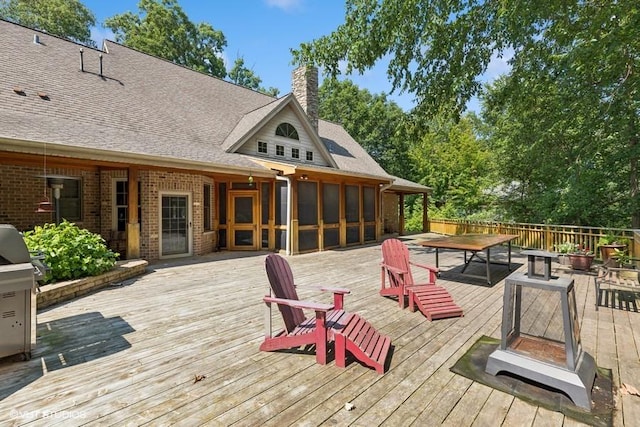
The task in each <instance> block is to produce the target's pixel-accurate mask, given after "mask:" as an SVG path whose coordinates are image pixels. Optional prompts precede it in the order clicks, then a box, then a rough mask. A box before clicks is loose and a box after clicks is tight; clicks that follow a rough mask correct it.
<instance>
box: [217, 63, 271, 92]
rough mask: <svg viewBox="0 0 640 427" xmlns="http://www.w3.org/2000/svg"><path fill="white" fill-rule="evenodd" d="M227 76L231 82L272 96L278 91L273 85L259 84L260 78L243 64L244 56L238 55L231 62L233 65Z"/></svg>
mask: <svg viewBox="0 0 640 427" xmlns="http://www.w3.org/2000/svg"><path fill="white" fill-rule="evenodd" d="M227 77H228V78H229V81H231V82H232V83H235V84H237V85H240V86H244V87H248V88H249V89H253V90H257V91H258V92H262V93H264V94H266V95H270V96H273V97H276V96H278V93H279V92H280V91H279V90H278V89H276V88H274V87H270V88H268V89H267V88H264V87H262V86H260V83H262V79H261V78H260V77H258V76H257V75H256V74H255V73H254V72H253V70H250V69H249V68H247V67H246V66H245V65H244V58H242V57H239V58H237V59H236V60H235V62H234V63H233V67H232V68H231V70H229V73H228V74H227Z"/></svg>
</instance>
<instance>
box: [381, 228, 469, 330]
mask: <svg viewBox="0 0 640 427" xmlns="http://www.w3.org/2000/svg"><path fill="white" fill-rule="evenodd" d="M412 265H413V266H416V267H420V268H424V269H426V270H427V271H428V272H429V281H428V282H427V283H415V282H414V280H413V275H412V274H411V266H412ZM437 273H438V269H437V268H435V267H431V266H428V265H423V264H416V263H414V262H411V261H410V260H409V248H407V246H406V245H405V244H404V243H402V242H401V241H400V240H398V239H387V240H385V241H384V242H382V263H381V273H380V276H381V277H380V279H381V285H380V295H382V296H389V297H397V298H398V304H399V305H400V308H404V307H405V297H407V298H408V299H409V310H411V311H415V309H416V307H417V308H418V310H420V311H421V312H422V314H424V315H425V316H426V317H427V319H429V320H434V319H442V318H445V317H458V316H463V315H464V314H463V310H462V308H461V307H460V306H459V305H457V304H456V303H455V302H454V301H453V297H452V296H451V294H449V291H447V290H446V289H445V288H444V287H442V286H437V285H436V275H437ZM387 279H388V284H387Z"/></svg>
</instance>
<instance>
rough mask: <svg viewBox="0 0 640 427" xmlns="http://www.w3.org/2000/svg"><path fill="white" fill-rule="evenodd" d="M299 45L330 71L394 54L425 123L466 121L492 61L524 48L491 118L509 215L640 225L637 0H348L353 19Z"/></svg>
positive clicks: (490, 102) (489, 108) (299, 55)
mask: <svg viewBox="0 0 640 427" xmlns="http://www.w3.org/2000/svg"><path fill="white" fill-rule="evenodd" d="M292 53H293V57H294V62H297V63H306V64H309V63H312V64H316V65H318V66H321V67H324V69H325V72H326V73H328V74H329V75H336V74H339V73H340V72H341V71H343V70H344V72H346V73H350V72H353V71H359V72H362V71H364V70H366V69H368V68H370V67H372V66H373V65H374V64H375V63H376V62H377V61H378V60H380V59H381V58H386V59H389V66H388V69H387V72H388V76H389V79H390V82H391V84H392V87H393V88H394V89H396V90H401V91H408V92H410V93H412V94H414V95H415V97H416V101H417V108H416V111H415V114H416V116H417V117H421V118H422V120H423V121H424V122H423V123H424V126H422V127H423V131H424V130H425V129H426V128H427V127H428V126H430V125H431V124H430V123H429V122H430V121H431V120H432V119H433V118H434V117H436V116H437V114H438V113H442V112H444V113H447V114H449V113H453V114H452V116H453V117H458V116H459V114H460V113H461V112H462V111H464V109H465V106H466V103H467V101H468V100H469V99H470V97H472V96H473V95H476V94H479V93H480V94H482V86H481V84H480V80H479V78H480V76H481V75H482V74H483V73H484V72H485V71H486V70H487V66H488V65H489V63H490V61H491V59H492V58H493V57H496V56H498V57H499V56H501V55H504V54H505V53H509V54H512V59H511V60H510V61H509V63H510V65H511V67H512V69H511V71H510V72H509V73H508V76H507V78H506V79H505V80H504V81H500V82H498V83H497V84H496V85H494V86H492V87H490V88H488V92H487V94H486V96H485V110H484V113H485V114H484V116H483V117H484V118H485V119H486V123H487V124H488V125H489V126H488V128H487V129H488V132H487V134H486V135H487V137H488V139H489V140H488V144H489V145H488V146H489V147H490V149H491V151H492V152H493V154H494V155H495V156H496V157H495V159H496V162H497V165H496V167H497V168H498V170H499V171H500V173H499V174H498V175H497V176H498V178H497V179H499V182H496V183H495V188H499V189H500V191H499V192H498V193H499V194H501V195H502V200H503V202H504V203H505V204H504V205H503V207H504V208H505V212H508V213H509V214H510V215H513V219H516V220H519V221H525V222H532V221H538V220H540V221H556V220H558V221H562V222H565V221H566V222H569V221H571V222H573V223H576V224H587V223H588V224H589V225H594V226H598V225H601V226H627V227H635V228H637V227H640V196H639V193H640V191H639V188H638V171H637V170H638V157H639V155H640V144H639V143H638V142H639V141H638V140H639V131H638V129H639V128H640V126H639V125H640V123H638V121H639V117H640V114H639V112H640V78H639V77H638V76H639V73H638V66H639V64H640V11H639V6H638V4H637V2H636V1H632V0H619V1H594V2H583V1H577V0H574V1H560V2H558V1H555V0H533V1H531V2H528V3H527V4H526V5H525V4H523V3H522V2H514V1H511V0H503V1H485V0H452V1H441V0H385V1H378V0H347V6H346V14H345V22H344V24H342V25H340V26H339V27H338V28H337V29H336V30H335V31H333V32H332V33H331V34H329V35H327V36H324V37H321V38H319V39H317V40H314V41H311V42H309V43H303V44H302V45H301V46H300V47H299V48H298V49H296V50H294V51H292ZM605 207H606V208H605Z"/></svg>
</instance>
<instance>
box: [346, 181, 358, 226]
mask: <svg viewBox="0 0 640 427" xmlns="http://www.w3.org/2000/svg"><path fill="white" fill-rule="evenodd" d="M344 196H345V206H346V212H345V214H346V215H345V216H346V219H347V222H358V221H360V191H359V188H358V186H357V185H347V186H346V187H345V194H344Z"/></svg>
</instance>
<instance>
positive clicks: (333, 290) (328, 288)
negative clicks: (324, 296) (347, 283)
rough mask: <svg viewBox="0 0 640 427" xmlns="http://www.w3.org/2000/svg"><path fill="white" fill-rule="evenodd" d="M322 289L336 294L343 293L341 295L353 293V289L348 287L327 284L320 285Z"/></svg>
mask: <svg viewBox="0 0 640 427" xmlns="http://www.w3.org/2000/svg"><path fill="white" fill-rule="evenodd" d="M320 290H321V291H323V292H333V293H334V294H341V295H345V294H350V293H351V291H350V290H349V289H347V288H330V287H327V286H320Z"/></svg>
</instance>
